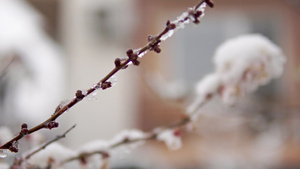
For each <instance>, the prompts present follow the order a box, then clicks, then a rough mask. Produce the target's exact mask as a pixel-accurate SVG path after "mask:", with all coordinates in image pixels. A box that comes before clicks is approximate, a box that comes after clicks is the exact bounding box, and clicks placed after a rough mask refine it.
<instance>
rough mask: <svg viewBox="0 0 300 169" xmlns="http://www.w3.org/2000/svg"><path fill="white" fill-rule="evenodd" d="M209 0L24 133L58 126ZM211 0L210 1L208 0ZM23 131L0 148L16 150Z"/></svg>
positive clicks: (130, 52) (196, 16)
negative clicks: (66, 114)
mask: <svg viewBox="0 0 300 169" xmlns="http://www.w3.org/2000/svg"><path fill="white" fill-rule="evenodd" d="M208 1H209V0H201V1H200V2H199V3H198V4H197V5H196V6H195V7H194V8H193V10H191V9H190V10H189V11H188V16H186V17H185V18H183V19H182V20H178V21H176V22H175V23H173V22H170V21H167V23H166V27H165V29H164V30H163V31H162V32H161V33H160V34H158V35H157V36H152V38H148V41H149V42H148V44H147V45H145V46H144V47H142V48H139V49H136V50H132V49H129V50H128V51H127V52H126V54H127V56H128V58H127V59H126V60H124V61H121V59H119V58H117V59H116V60H115V68H114V69H112V70H111V71H110V72H109V73H108V74H107V75H106V76H105V77H104V78H103V79H101V80H100V81H99V82H98V83H97V84H96V85H94V86H93V87H91V88H90V89H88V90H87V92H86V93H83V92H82V91H81V90H77V92H76V94H75V97H74V98H73V99H72V100H71V101H70V102H69V103H67V104H66V105H65V106H63V107H60V106H58V107H57V108H56V110H55V112H54V114H52V116H51V117H50V118H48V119H47V120H45V121H44V122H42V123H40V124H38V125H37V126H35V127H33V128H31V129H29V130H28V131H27V133H26V134H25V135H29V134H31V133H34V132H36V131H38V130H41V129H50V130H51V129H52V128H56V127H58V123H57V122H56V121H55V120H56V119H57V118H58V117H59V116H61V115H62V114H64V113H65V112H66V111H67V110H69V109H70V108H72V107H73V106H74V105H76V104H77V103H78V102H80V101H81V100H83V99H84V98H86V97H87V96H88V95H90V94H91V93H93V92H94V91H95V90H97V89H100V88H101V89H103V90H104V89H107V88H109V87H111V85H110V82H109V81H108V79H109V78H110V77H112V76H113V75H114V74H116V73H117V72H119V71H120V70H122V69H125V68H126V67H127V66H128V64H129V63H133V65H135V66H138V65H139V63H140V62H139V61H138V58H139V57H141V56H142V55H143V54H145V52H147V51H152V50H153V51H155V52H157V53H159V52H160V51H161V50H160V48H159V45H160V43H161V41H162V39H161V38H162V37H163V36H164V35H166V34H168V33H169V31H173V30H174V29H175V28H176V27H177V26H178V24H179V23H184V22H185V21H186V20H191V18H193V19H194V20H193V22H194V23H199V20H198V19H199V18H200V17H201V15H202V13H201V11H198V8H199V7H200V6H201V5H202V4H203V3H208ZM209 2H211V1H209ZM25 135H24V134H23V133H21V132H20V133H19V134H18V135H17V136H15V137H14V138H13V139H11V140H10V141H8V142H7V143H5V144H4V145H2V146H0V149H9V150H10V151H12V152H18V149H17V148H16V147H15V146H14V143H17V142H18V140H20V139H22V138H23V137H24V136H25Z"/></svg>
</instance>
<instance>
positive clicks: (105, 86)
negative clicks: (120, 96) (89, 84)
mask: <svg viewBox="0 0 300 169" xmlns="http://www.w3.org/2000/svg"><path fill="white" fill-rule="evenodd" d="M111 86H112V85H111V82H103V83H101V88H102V90H105V89H107V88H110V87H111Z"/></svg>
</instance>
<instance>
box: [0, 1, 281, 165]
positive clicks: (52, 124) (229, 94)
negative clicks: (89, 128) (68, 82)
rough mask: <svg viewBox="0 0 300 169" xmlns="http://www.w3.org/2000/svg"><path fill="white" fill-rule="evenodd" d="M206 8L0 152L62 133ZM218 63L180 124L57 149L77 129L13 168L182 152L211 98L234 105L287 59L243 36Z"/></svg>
mask: <svg viewBox="0 0 300 169" xmlns="http://www.w3.org/2000/svg"><path fill="white" fill-rule="evenodd" d="M207 5H208V6H210V7H213V3H212V2H211V1H210V0H201V1H200V2H199V3H198V4H197V5H195V6H194V7H193V8H189V9H188V10H187V11H186V12H184V13H182V14H181V15H180V16H179V17H177V19H175V20H174V21H167V22H166V26H165V28H164V30H163V31H162V32H161V33H160V34H158V35H156V36H153V35H149V36H148V43H147V44H146V45H145V46H144V47H141V48H138V49H128V50H127V51H126V55H127V57H126V58H116V59H115V61H114V68H113V69H112V70H111V71H110V72H109V73H108V74H107V75H106V76H105V77H104V78H102V79H101V80H100V81H99V82H98V83H97V84H95V85H93V86H92V87H91V88H90V89H88V90H86V91H83V90H77V91H76V93H75V96H74V98H73V99H72V100H71V101H70V102H68V103H66V104H61V105H59V106H57V108H56V110H55V112H54V113H53V114H52V115H51V117H50V118H48V119H47V120H45V121H44V122H42V123H40V124H39V125H37V126H35V127H32V128H28V126H27V124H22V126H21V130H20V132H19V134H18V135H17V136H15V137H14V138H13V139H11V140H10V141H8V142H6V143H5V144H3V145H2V146H1V147H0V151H2V150H5V149H8V150H10V151H11V152H18V149H19V148H18V141H19V140H20V139H22V138H23V137H24V136H26V135H29V134H32V133H34V132H36V131H38V130H41V129H50V130H51V129H53V128H56V127H58V125H59V124H58V123H57V122H56V119H57V118H58V117H60V116H61V115H62V114H64V113H65V112H66V111H67V110H69V109H70V108H72V107H73V106H74V105H76V104H77V103H79V102H80V101H81V100H83V99H85V98H86V97H87V96H88V95H90V94H92V93H93V92H95V91H96V90H98V89H102V90H105V89H107V88H110V87H112V77H113V76H114V75H115V74H116V73H117V72H119V71H120V70H123V69H126V68H127V67H128V66H129V65H131V64H132V65H135V66H138V65H139V64H140V58H142V57H143V56H144V55H145V54H146V53H147V52H148V51H154V52H156V53H160V52H161V48H160V44H161V42H162V41H164V40H166V39H168V38H169V37H171V36H172V35H173V33H174V32H175V31H177V30H179V29H183V28H184V27H185V25H186V24H188V23H190V22H193V23H195V24H198V23H200V20H201V18H202V17H203V16H204V12H205V9H206V6H207ZM214 63H215V67H216V68H215V71H214V72H213V73H211V74H209V75H207V76H206V77H204V78H203V79H202V80H201V81H199V82H198V83H197V85H196V88H195V92H196V94H197V96H196V97H195V99H194V101H193V102H192V103H191V104H190V105H189V106H187V108H186V114H185V115H184V117H183V118H182V119H179V121H178V122H176V123H174V124H170V125H166V126H161V127H157V128H155V129H154V130H152V131H150V132H142V131H139V130H129V131H123V132H121V133H119V134H118V135H116V137H115V138H113V139H112V140H110V141H102V140H96V141H94V142H92V143H89V144H87V145H83V146H82V147H81V148H79V149H78V150H70V149H67V148H65V147H63V146H62V145H60V144H58V143H56V141H57V140H58V139H60V138H62V137H65V135H66V134H67V133H68V132H69V131H70V130H71V129H73V128H74V127H75V126H73V127H72V128H70V129H69V130H68V131H66V132H65V133H64V134H62V135H61V136H58V137H57V138H55V139H54V140H51V141H50V142H48V143H46V144H44V145H42V146H40V148H38V149H36V151H32V152H31V153H28V154H27V155H26V156H24V158H21V159H16V161H15V163H14V164H13V166H15V167H18V166H22V165H23V166H27V167H28V165H32V166H38V167H48V168H55V167H60V166H64V167H67V166H72V164H74V163H76V165H79V166H81V165H85V166H89V165H94V164H91V163H92V162H95V160H96V161H97V162H96V163H97V164H96V165H97V166H98V168H100V167H101V168H107V167H108V164H107V160H106V159H108V158H109V157H110V154H111V151H112V150H114V149H117V148H121V147H123V148H128V149H132V148H135V147H137V146H139V145H142V144H143V143H145V142H146V141H148V140H156V141H161V142H164V143H165V144H166V145H167V146H168V148H170V149H173V150H176V149H179V148H180V147H181V136H182V130H183V128H184V127H185V126H186V125H188V124H190V123H193V122H194V120H195V119H196V117H197V115H198V112H199V109H200V108H201V107H202V106H203V105H204V104H205V103H207V102H208V101H209V100H210V99H211V98H212V97H214V96H218V97H220V98H221V100H222V101H223V102H224V103H225V104H229V105H232V104H234V103H235V102H236V101H237V99H239V98H240V97H242V96H244V95H246V94H248V93H251V92H254V91H255V90H256V89H257V88H258V87H259V86H262V85H265V84H266V83H268V82H269V81H270V80H272V79H274V78H278V77H279V76H280V75H281V74H282V72H283V66H284V63H285V57H284V55H283V54H282V52H281V49H280V48H279V47H278V46H276V45H275V44H274V43H272V42H271V41H270V40H268V39H267V38H265V37H263V36H262V35H258V34H252V35H245V36H240V37H237V38H234V39H231V40H228V41H227V42H225V43H224V44H222V45H221V46H220V47H219V48H218V49H217V50H216V53H215V56H214ZM1 149H2V150H1ZM43 149H45V150H43ZM91 161H92V162H91ZM99 161H101V162H99ZM99 166H100V167H99ZM12 168H13V167H12ZM67 168H68V167H67ZM69 168H72V167H69Z"/></svg>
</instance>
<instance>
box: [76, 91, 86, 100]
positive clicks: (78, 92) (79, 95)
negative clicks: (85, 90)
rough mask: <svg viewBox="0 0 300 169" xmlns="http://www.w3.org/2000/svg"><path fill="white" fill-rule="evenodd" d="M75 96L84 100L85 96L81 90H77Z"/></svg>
mask: <svg viewBox="0 0 300 169" xmlns="http://www.w3.org/2000/svg"><path fill="white" fill-rule="evenodd" d="M75 96H76V99H77V100H82V99H83V98H84V95H83V94H82V91H81V90H77V91H76V94H75Z"/></svg>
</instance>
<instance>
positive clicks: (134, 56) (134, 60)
mask: <svg viewBox="0 0 300 169" xmlns="http://www.w3.org/2000/svg"><path fill="white" fill-rule="evenodd" d="M126 54H127V56H128V57H129V59H130V61H131V62H132V64H133V65H135V66H138V65H140V61H138V60H137V59H138V54H136V53H134V52H133V50H132V49H128V50H127V51H126Z"/></svg>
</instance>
